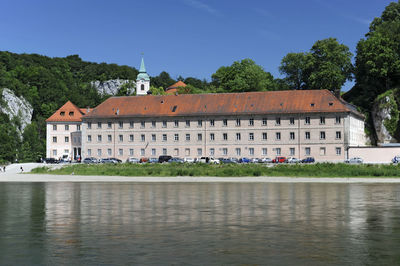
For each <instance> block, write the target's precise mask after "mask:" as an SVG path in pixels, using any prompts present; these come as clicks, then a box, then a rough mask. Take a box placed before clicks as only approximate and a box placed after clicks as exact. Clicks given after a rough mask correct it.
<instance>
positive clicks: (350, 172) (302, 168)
mask: <svg viewBox="0 0 400 266" xmlns="http://www.w3.org/2000/svg"><path fill="white" fill-rule="evenodd" d="M32 173H35V174H56V175H71V174H75V175H99V176H103V175H104V176H220V177H227V176H291V177H400V166H398V165H349V164H332V163H318V164H309V165H302V164H295V165H288V164H282V165H275V166H271V165H262V164H245V165H241V164H223V165H207V164H99V165H84V164H81V165H67V166H64V167H62V168H60V169H55V170H50V169H49V168H47V167H41V168H36V169H33V170H32Z"/></svg>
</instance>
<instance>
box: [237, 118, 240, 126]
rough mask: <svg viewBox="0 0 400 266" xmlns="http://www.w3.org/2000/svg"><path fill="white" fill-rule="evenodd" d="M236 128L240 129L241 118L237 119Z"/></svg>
mask: <svg viewBox="0 0 400 266" xmlns="http://www.w3.org/2000/svg"><path fill="white" fill-rule="evenodd" d="M236 126H237V127H240V118H237V119H236Z"/></svg>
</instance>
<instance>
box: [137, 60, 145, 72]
mask: <svg viewBox="0 0 400 266" xmlns="http://www.w3.org/2000/svg"><path fill="white" fill-rule="evenodd" d="M139 73H146V67H145V66H144V59H143V57H142V63H140V69H139Z"/></svg>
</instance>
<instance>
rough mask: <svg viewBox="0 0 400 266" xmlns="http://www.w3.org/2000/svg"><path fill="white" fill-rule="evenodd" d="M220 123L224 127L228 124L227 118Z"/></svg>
mask: <svg viewBox="0 0 400 266" xmlns="http://www.w3.org/2000/svg"><path fill="white" fill-rule="evenodd" d="M222 125H223V126H224V127H226V126H228V119H224V120H222Z"/></svg>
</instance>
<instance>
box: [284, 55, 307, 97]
mask: <svg viewBox="0 0 400 266" xmlns="http://www.w3.org/2000/svg"><path fill="white" fill-rule="evenodd" d="M307 57H309V56H308V55H307V54H306V53H289V54H287V55H286V56H285V57H284V58H283V59H282V61H281V65H280V67H279V71H280V73H281V74H285V75H286V77H285V78H284V81H285V82H286V84H287V85H288V87H289V88H291V89H295V90H300V89H305V88H306V83H307V81H306V76H305V74H306V73H305V72H306V68H307Z"/></svg>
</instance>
